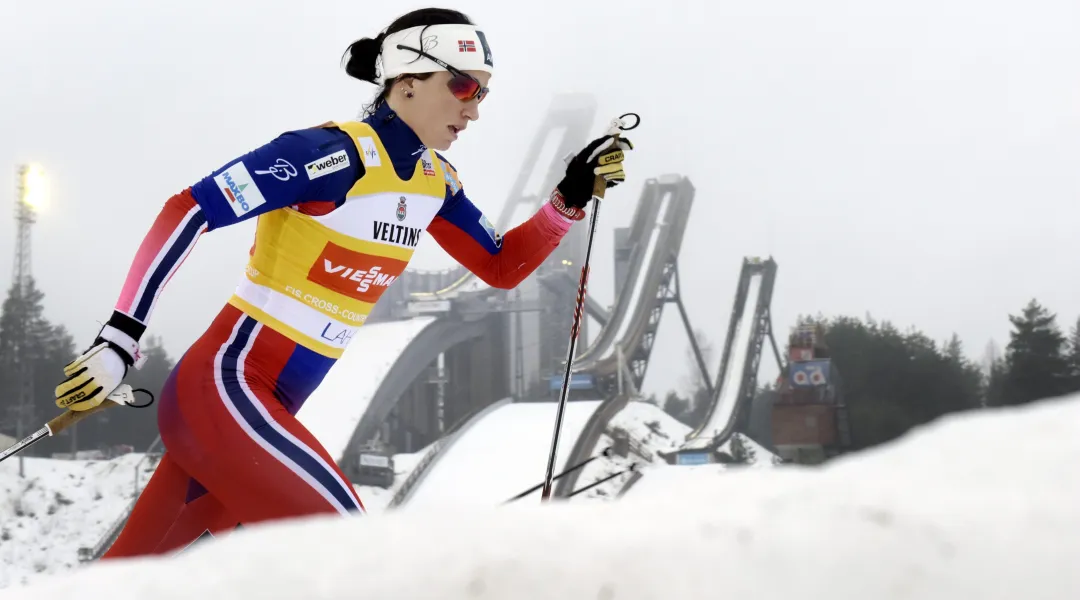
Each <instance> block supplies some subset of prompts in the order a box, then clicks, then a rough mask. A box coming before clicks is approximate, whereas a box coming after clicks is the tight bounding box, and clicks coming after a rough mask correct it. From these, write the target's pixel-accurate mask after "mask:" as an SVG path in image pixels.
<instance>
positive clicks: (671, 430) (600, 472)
mask: <svg viewBox="0 0 1080 600" xmlns="http://www.w3.org/2000/svg"><path fill="white" fill-rule="evenodd" d="M614 428H621V429H624V430H626V431H627V432H628V433H629V434H630V439H632V440H634V441H636V442H637V443H638V444H640V445H641V448H642V449H643V450H644V452H643V454H646V455H648V456H650V457H651V458H652V461H651V462H649V461H648V460H646V458H644V457H642V456H638V455H635V454H633V453H631V454H630V455H629V456H627V457H625V458H623V457H620V456H612V457H610V458H607V457H605V458H598V459H597V460H594V461H593V462H591V463H589V464H588V465H586V466H585V468H583V469H582V470H581V475H580V476H579V477H578V480H577V485H575V486H574V488H575V489H582V488H584V487H586V486H588V485H589V484H591V483H593V482H596V481H599V480H600V479H603V478H604V477H607V476H608V475H613V474H615V473H618V472H623V474H622V475H620V476H618V477H616V478H614V479H612V480H610V481H607V482H604V483H602V484H600V485H598V486H596V487H594V488H592V489H590V490H587V491H585V492H582V493H580V494H578V495H577V496H574V497H573V500H574V501H577V500H598V499H608V500H610V499H614V498H615V497H616V495H617V494H618V493H619V491H620V490H622V488H623V486H624V485H626V482H627V481H628V480H629V479H630V473H629V472H625V471H626V469H627V467H629V466H630V465H631V463H636V464H637V465H638V467H637V468H638V469H639V470H640V471H641V472H642V474H643V475H644V477H643V478H642V481H641V482H639V483H637V484H636V485H635V487H634V488H631V489H635V488H636V487H637V486H640V485H642V484H643V483H644V481H645V479H646V478H648V477H656V478H659V477H663V475H661V474H660V473H662V472H666V470H669V469H686V468H687V467H686V466H681V465H680V466H672V465H668V464H667V463H666V462H665V461H664V459H663V458H662V457H660V455H659V454H657V452H658V451H664V452H670V451H673V450H675V449H676V448H678V447H680V446H681V445H682V444H683V442H684V441H685V439H686V435H687V434H688V433H690V428H689V427H687V426H686V425H684V424H682V423H680V422H679V421H677V420H676V419H675V418H673V417H672V416H671V415H669V414H667V413H666V412H664V411H663V409H661V408H660V407H659V406H656V405H655V404H650V403H648V402H630V403H628V404H627V405H626V408H624V409H622V410H621V411H619V412H618V414H616V415H615V417H614V418H612V419H611V421H610V422H609V424H608V429H609V430H611V429H614ZM736 435H738V436H739V438H740V439H741V440H742V442H743V444H744V446H746V447H747V448H748V449H749V450H750V451H751V454H752V455H753V458H752V459H751V461H750V463H749V466H753V467H764V466H772V465H773V463H772V459H773V458H774V455H773V454H772V453H770V452H769V451H768V450H766V449H765V448H764V447H762V446H761V445H759V444H758V443H757V442H754V441H753V440H751V439H750V438H747V437H745V436H742V435H739V434H736ZM613 443H614V442H613V441H612V439H611V436H609V435H607V434H603V435H601V436H600V439H599V441H598V442H597V443H596V448H595V449H594V450H593V454H596V453H599V452H600V451H602V450H603V449H604V448H608V447H610V446H611V445H612V444H613ZM729 445H730V441H729V442H728V443H726V444H725V445H724V446H723V447H722V448H721V449H725V450H726V449H727V448H728V446H729ZM708 467H709V469H707V470H711V471H722V470H723V469H724V466H723V465H708Z"/></svg>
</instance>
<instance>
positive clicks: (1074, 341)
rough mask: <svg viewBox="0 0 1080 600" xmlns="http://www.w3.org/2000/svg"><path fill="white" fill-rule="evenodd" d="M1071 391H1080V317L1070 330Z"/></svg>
mask: <svg viewBox="0 0 1080 600" xmlns="http://www.w3.org/2000/svg"><path fill="white" fill-rule="evenodd" d="M1067 360H1068V363H1069V378H1070V382H1069V391H1070V392H1080V317H1077V319H1076V323H1074V324H1073V328H1072V331H1070V332H1069V354H1068V359H1067Z"/></svg>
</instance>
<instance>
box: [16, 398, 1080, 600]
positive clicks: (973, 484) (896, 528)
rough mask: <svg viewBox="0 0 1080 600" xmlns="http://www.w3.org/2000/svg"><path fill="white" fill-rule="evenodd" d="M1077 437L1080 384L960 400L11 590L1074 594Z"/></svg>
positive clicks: (782, 598) (48, 599)
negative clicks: (528, 498) (933, 412)
mask: <svg viewBox="0 0 1080 600" xmlns="http://www.w3.org/2000/svg"><path fill="white" fill-rule="evenodd" d="M1076 456H1080V396H1078V397H1073V398H1071V399H1069V401H1068V402H1061V401H1058V402H1053V401H1051V402H1044V403H1041V404H1038V405H1035V406H1031V407H1026V408H1023V409H1013V410H994V411H984V412H982V413H981V414H971V415H965V416H963V417H950V418H946V419H943V420H941V421H939V422H937V423H934V424H932V425H930V426H927V427H924V428H921V429H919V430H917V431H915V432H913V433H911V434H909V435H907V436H905V437H903V438H901V439H900V440H898V441H896V442H894V443H892V444H889V445H887V446H884V447H880V448H878V449H875V450H871V451H867V452H864V453H861V454H853V455H848V456H847V457H844V458H841V459H837V460H834V461H830V462H829V463H826V464H825V465H823V466H819V467H795V466H787V467H784V468H776V469H730V470H728V471H727V472H726V473H725V474H724V476H722V477H711V476H699V477H694V476H690V474H692V473H694V472H695V470H694V469H685V470H682V471H680V472H681V473H684V474H686V475H685V476H680V477H677V478H673V480H672V482H671V485H670V486H669V487H667V488H654V489H652V490H650V491H647V492H646V491H645V490H641V493H634V494H631V495H628V496H626V497H625V498H623V499H622V500H620V501H618V502H583V503H577V502H565V503H553V504H548V505H541V504H540V503H539V502H528V503H515V504H511V505H505V506H491V507H483V506H473V507H461V506H455V507H454V508H452V509H449V508H443V509H439V508H436V507H431V508H428V509H425V510H412V511H394V512H386V513H382V514H376V515H372V516H369V517H366V518H358V519H352V520H342V519H340V518H337V517H331V518H321V519H310V520H307V521H306V522H300V521H298V522H293V523H279V524H276V525H268V526H263V527H253V528H251V529H247V530H242V531H241V532H239V533H238V534H235V535H233V536H231V537H229V538H223V539H219V540H216V541H214V542H213V543H208V544H206V545H204V546H201V547H195V548H193V549H192V550H191V551H190V552H187V553H184V554H181V555H179V556H177V557H172V558H168V559H144V560H138V561H130V562H127V563H113V564H111V565H106V564H95V565H93V566H89V567H86V568H83V569H80V570H78V571H76V572H73V573H67V574H63V575H57V576H55V577H53V578H51V581H41V582H39V583H37V584H34V585H32V586H29V587H25V588H12V589H8V590H2V591H0V599H5V600H6V599H10V600H23V599H25V600H31V599H32V600H52V599H58V598H84V597H107V598H109V599H110V600H135V599H139V600H142V599H145V598H155V599H156V600H168V599H173V598H175V599H183V600H190V599H192V598H199V599H200V600H212V599H217V598H222V599H225V598H227V599H229V600H235V599H236V598H247V597H258V598H260V599H277V598H282V599H284V598H304V599H305V600H321V599H338V598H341V599H344V598H350V599H351V598H409V599H411V600H412V599H417V600H418V599H424V598H438V599H440V600H464V599H466V598H468V599H475V598H514V599H516V600H531V599H536V598H557V599H559V600H571V599H577V598H582V599H590V600H592V599H597V598H602V599H607V600H638V599H647V598H648V599H665V600H666V599H672V598H721V597H723V598H754V599H755V600H790V599H791V598H800V599H804V600H818V599H821V600H825V599H827V600H849V599H850V600H866V599H867V598H873V599H874V600H899V599H901V598H903V599H911V598H918V599H919V600H958V599H969V598H970V599H976V598H977V599H979V600H999V599H1000V600H1006V599H1007V600H1016V599H1017V598H1024V599H1039V600H1043V599H1062V600H1065V599H1068V600H1075V599H1076V598H1080V570H1078V569H1076V566H1075V563H1076V558H1077V557H1078V556H1080V536H1078V535H1076V533H1077V532H1080V510H1078V509H1077V507H1078V506H1080V477H1077V476H1076V458H1075V457H1076ZM672 472H674V470H673V471H672ZM642 515H648V518H642ZM283 552H286V553H287V554H286V557H287V560H283V554H282V553H283ZM268 566H271V567H272V568H267V567H268Z"/></svg>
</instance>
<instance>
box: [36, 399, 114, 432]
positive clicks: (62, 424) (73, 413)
mask: <svg viewBox="0 0 1080 600" xmlns="http://www.w3.org/2000/svg"><path fill="white" fill-rule="evenodd" d="M112 404H113V403H112V402H108V401H105V402H102V403H101V404H98V405H97V406H95V407H94V408H90V409H87V410H71V409H68V410H67V412H65V413H63V414H61V415H59V416H56V417H53V419H52V420H51V421H49V422H48V423H46V424H45V426H46V427H48V428H49V435H56V434H58V433H60V432H61V431H63V430H65V429H67V428H68V427H71V426H72V425H74V424H76V423H78V422H79V421H82V420H83V419H85V418H86V417H89V416H90V415H92V414H94V413H96V412H100V411H103V410H105V409H106V408H108V407H109V406H111V405H112Z"/></svg>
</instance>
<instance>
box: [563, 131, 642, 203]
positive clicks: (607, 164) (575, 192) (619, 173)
mask: <svg viewBox="0 0 1080 600" xmlns="http://www.w3.org/2000/svg"><path fill="white" fill-rule="evenodd" d="M633 149H634V145H633V144H631V143H630V140H628V139H627V138H624V137H621V136H620V137H619V138H616V137H615V136H613V135H605V136H604V137H600V138H597V139H595V140H593V141H592V142H590V143H589V145H588V146H585V149H584V150H582V151H581V152H579V153H578V154H577V156H575V157H574V158H573V159H572V160H571V161H570V163H569V164H568V165H566V175H565V176H564V177H563V178H562V180H561V181H560V182H559V183H558V185H556V186H555V188H556V189H557V190H558V191H559V193H560V194H561V195H562V197H563V201H564V202H565V203H566V205H567V206H569V207H572V208H578V209H583V208H585V205H586V204H588V203H589V200H592V195H593V184H594V183H595V182H596V178H597V177H603V178H604V181H605V182H606V185H607V188H608V189H610V188H613V187H615V186H616V185H619V184H620V183H622V182H623V181H624V180H625V179H626V173H625V172H624V171H623V158H624V155H623V153H624V152H625V151H627V150H633Z"/></svg>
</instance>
